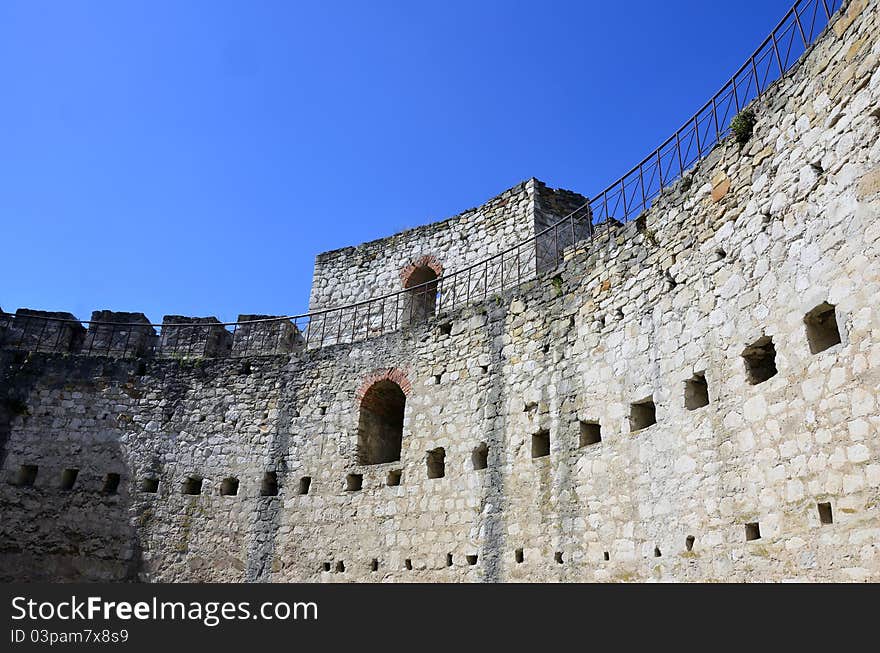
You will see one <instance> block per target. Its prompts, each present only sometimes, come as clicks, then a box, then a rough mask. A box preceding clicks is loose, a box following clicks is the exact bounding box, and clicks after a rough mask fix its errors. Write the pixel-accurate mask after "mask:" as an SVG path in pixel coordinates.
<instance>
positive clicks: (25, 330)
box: [3, 308, 85, 352]
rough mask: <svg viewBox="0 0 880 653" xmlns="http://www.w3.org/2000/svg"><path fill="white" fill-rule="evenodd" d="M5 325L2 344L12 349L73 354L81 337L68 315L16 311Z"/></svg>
mask: <svg viewBox="0 0 880 653" xmlns="http://www.w3.org/2000/svg"><path fill="white" fill-rule="evenodd" d="M6 322H7V324H8V326H7V328H6V333H5V336H3V344H4V346H5V347H11V348H15V349H26V350H28V351H59V352H69V351H76V350H77V349H79V347H80V346H81V345H82V342H83V338H84V336H85V328H84V327H83V325H82V324H81V323H80V322H78V321H77V319H76V317H75V316H74V315H72V314H71V313H63V312H52V311H35V310H31V309H29V308H20V309H18V310H17V311H16V312H15V317H14V318H12V319H7V320H6Z"/></svg>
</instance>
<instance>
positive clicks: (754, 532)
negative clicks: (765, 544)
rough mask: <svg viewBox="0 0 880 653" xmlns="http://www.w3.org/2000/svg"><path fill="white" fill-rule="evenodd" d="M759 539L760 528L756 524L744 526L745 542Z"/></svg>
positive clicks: (750, 523)
mask: <svg viewBox="0 0 880 653" xmlns="http://www.w3.org/2000/svg"><path fill="white" fill-rule="evenodd" d="M760 539H761V527H760V525H759V524H758V522H756V521H755V522H749V523H748V524H746V541H747V542H750V541H752V540H760Z"/></svg>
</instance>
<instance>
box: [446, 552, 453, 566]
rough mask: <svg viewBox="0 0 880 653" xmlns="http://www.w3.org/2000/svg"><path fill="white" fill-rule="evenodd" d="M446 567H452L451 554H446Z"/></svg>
mask: <svg viewBox="0 0 880 653" xmlns="http://www.w3.org/2000/svg"><path fill="white" fill-rule="evenodd" d="M446 566H447V567H451V566H452V554H451V553H447V554H446Z"/></svg>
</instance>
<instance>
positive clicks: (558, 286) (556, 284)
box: [550, 274, 562, 297]
mask: <svg viewBox="0 0 880 653" xmlns="http://www.w3.org/2000/svg"><path fill="white" fill-rule="evenodd" d="M550 283H551V284H553V290H555V291H556V296H557V297H559V296H560V295H561V294H562V275H559V274H557V275H556V276H555V277H553V278H552V279H550Z"/></svg>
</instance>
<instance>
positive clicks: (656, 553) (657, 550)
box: [654, 546, 661, 558]
mask: <svg viewBox="0 0 880 653" xmlns="http://www.w3.org/2000/svg"><path fill="white" fill-rule="evenodd" d="M660 555H661V554H660V547H659V546H655V547H654V557H655V558H659V557H660Z"/></svg>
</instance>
